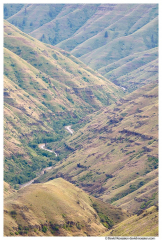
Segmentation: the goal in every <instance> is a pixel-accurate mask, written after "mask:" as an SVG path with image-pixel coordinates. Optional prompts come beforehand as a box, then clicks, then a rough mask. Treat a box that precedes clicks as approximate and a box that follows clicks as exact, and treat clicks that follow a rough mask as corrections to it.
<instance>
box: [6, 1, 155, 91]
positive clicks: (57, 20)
mask: <svg viewBox="0 0 162 240" xmlns="http://www.w3.org/2000/svg"><path fill="white" fill-rule="evenodd" d="M4 17H5V19H7V20H8V21H9V22H10V23H12V24H14V25H15V26H17V27H18V28H19V29H20V30H22V31H24V32H26V33H28V34H30V35H31V36H33V37H35V38H37V39H39V40H40V41H42V42H44V43H48V44H52V45H56V46H58V47H59V48H62V49H64V50H66V51H68V52H71V54H73V55H74V56H76V57H77V58H79V59H80V60H81V61H83V62H84V63H85V64H86V65H88V66H90V67H91V68H93V69H94V70H97V71H98V72H99V73H101V74H102V75H104V76H105V77H106V78H108V79H109V80H111V81H112V82H114V83H115V82H116V84H117V85H119V86H121V87H124V88H125V89H126V91H127V92H132V91H134V90H135V89H137V88H139V87H141V86H143V85H144V84H145V83H146V82H147V83H148V82H149V80H147V79H148V75H149V78H150V77H154V78H155V79H156V80H157V79H158V77H157V74H158V69H157V67H158V64H157V60H158V50H157V47H158V4H24V5H23V4H15V5H13V4H5V5H4ZM118 64H119V65H118ZM148 64H150V65H153V66H154V69H153V70H152V71H151V72H149V71H148V66H147V65H148ZM119 66H120V68H119ZM134 71H138V72H140V75H141V77H140V78H138V79H133V80H132V78H133V75H134ZM127 74H131V75H132V76H130V77H131V80H130V79H129V75H128V76H127Z"/></svg>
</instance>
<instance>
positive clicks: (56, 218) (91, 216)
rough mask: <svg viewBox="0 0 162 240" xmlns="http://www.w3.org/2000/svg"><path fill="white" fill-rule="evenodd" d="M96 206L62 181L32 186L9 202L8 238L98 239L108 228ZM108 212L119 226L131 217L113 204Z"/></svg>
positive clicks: (107, 205)
mask: <svg viewBox="0 0 162 240" xmlns="http://www.w3.org/2000/svg"><path fill="white" fill-rule="evenodd" d="M94 202H95V199H94V198H93V200H92V199H91V198H90V196H89V195H88V194H86V193H85V192H84V191H82V190H81V189H79V188H77V187H75V186H74V185H72V184H71V183H69V182H67V181H65V180H63V179H61V178H58V179H55V180H52V181H49V182H47V183H43V184H34V185H30V186H28V187H25V188H22V189H21V190H19V191H17V192H15V193H13V194H10V195H9V196H8V197H6V198H5V205H4V213H5V214H4V234H5V236H11V235H24V236H52V235H54V236H87V235H88V236H98V235H100V234H102V233H104V232H105V231H106V229H107V228H106V227H104V226H103V225H102V224H101V222H100V217H99V216H98V214H97V212H96V210H95V209H94V208H93V205H94ZM95 206H97V204H96V205H95ZM104 208H105V210H104ZM106 209H107V210H106ZM108 209H110V214H108V213H109V210H108ZM105 211H107V212H106V213H107V214H108V217H109V219H112V217H113V218H114V220H115V219H117V217H118V220H117V221H116V220H115V222H121V221H122V220H124V219H125V218H126V217H127V215H126V213H124V212H123V211H122V210H121V209H118V208H114V209H113V207H111V206H110V205H109V204H104V205H103V206H102V212H103V214H104V213H105ZM119 219H120V220H119ZM111 221H112V220H111Z"/></svg>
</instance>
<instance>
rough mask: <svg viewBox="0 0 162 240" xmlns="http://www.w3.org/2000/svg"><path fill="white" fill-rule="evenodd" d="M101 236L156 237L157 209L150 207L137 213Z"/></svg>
mask: <svg viewBox="0 0 162 240" xmlns="http://www.w3.org/2000/svg"><path fill="white" fill-rule="evenodd" d="M141 226H142V227H141ZM102 236H143V237H146V236H148V237H149V236H158V207H157V206H152V207H150V208H149V209H147V210H144V211H142V212H139V214H137V215H134V216H132V217H130V218H128V219H126V220H125V221H123V222H122V223H119V224H118V225H116V226H115V227H114V228H113V229H112V230H109V231H108V232H106V233H104V234H103V235H102Z"/></svg>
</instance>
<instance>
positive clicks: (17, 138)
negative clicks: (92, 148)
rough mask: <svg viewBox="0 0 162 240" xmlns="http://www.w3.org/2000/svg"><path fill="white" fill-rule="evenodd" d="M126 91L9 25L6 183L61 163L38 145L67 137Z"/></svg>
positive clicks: (6, 28)
mask: <svg viewBox="0 0 162 240" xmlns="http://www.w3.org/2000/svg"><path fill="white" fill-rule="evenodd" d="M122 95H123V91H122V90H121V89H119V87H117V86H116V85H114V84H113V83H111V82H110V81H107V80H106V79H105V78H104V77H102V76H101V75H99V74H98V73H96V72H95V71H93V70H91V69H90V68H89V67H87V66H85V65H84V64H83V63H82V62H80V61H79V60H77V59H76V58H75V57H73V56H72V55H70V54H69V53H67V52H65V51H63V50H59V49H58V48H56V47H53V46H50V45H45V44H43V43H41V42H40V41H38V40H36V39H34V38H32V37H30V36H29V35H27V34H24V33H23V32H21V31H20V30H18V29H17V28H16V27H14V26H13V25H11V24H10V23H8V22H7V21H5V23H4V156H5V160H4V163H5V165H4V167H5V181H7V182H8V183H11V184H12V185H14V184H21V183H23V182H26V181H28V180H30V179H32V178H34V177H35V176H36V173H37V172H38V171H39V170H40V169H42V168H43V167H47V166H51V165H53V164H55V163H56V161H58V160H60V158H59V157H57V158H56V156H55V154H52V153H47V152H46V151H42V150H41V151H40V150H39V149H38V147H37V145H38V144H39V143H44V142H51V141H52V142H53V141H54V142H57V141H60V139H62V138H63V137H66V136H68V133H67V132H66V131H65V130H64V126H66V125H69V124H71V123H73V124H74V125H75V124H76V125H77V123H78V121H79V120H80V119H81V118H82V117H83V116H85V115H86V114H88V113H92V112H94V111H96V110H98V109H100V108H102V107H103V106H105V105H109V104H111V103H113V102H114V101H116V100H117V99H118V98H119V97H120V96H122Z"/></svg>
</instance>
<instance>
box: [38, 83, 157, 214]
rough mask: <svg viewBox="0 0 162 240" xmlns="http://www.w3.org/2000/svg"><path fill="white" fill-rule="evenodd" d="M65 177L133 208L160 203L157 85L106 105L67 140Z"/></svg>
mask: <svg viewBox="0 0 162 240" xmlns="http://www.w3.org/2000/svg"><path fill="white" fill-rule="evenodd" d="M67 145H68V146H69V147H71V148H73V153H72V154H71V155H70V156H69V157H68V158H67V159H66V160H65V161H64V162H63V163H62V165H59V169H55V170H54V171H51V173H49V174H46V175H44V177H43V178H42V179H41V181H45V180H46V181H47V180H48V179H49V177H50V178H51V177H58V176H62V177H64V178H65V179H69V180H70V181H72V182H73V183H75V184H77V185H78V186H80V187H82V188H83V189H85V190H86V191H88V192H89V193H91V194H93V195H94V196H96V197H100V198H101V199H103V200H104V201H106V202H110V203H113V204H115V205H116V206H121V207H123V208H125V209H127V210H130V211H132V212H136V211H137V210H138V209H145V208H147V207H149V206H150V205H152V204H156V203H157V201H158V194H157V192H158V87H157V83H154V84H149V85H147V86H144V87H142V88H140V89H139V90H136V91H135V92H134V93H132V94H129V95H128V96H127V97H125V98H124V99H120V100H119V101H118V102H117V103H116V104H115V105H112V106H110V107H107V108H105V109H104V110H103V112H102V113H101V114H99V115H95V116H94V118H93V120H92V121H91V122H90V123H89V124H87V125H86V126H85V127H84V128H82V129H80V130H79V131H78V132H77V133H76V134H74V135H73V136H72V137H71V139H70V140H69V141H68V142H67Z"/></svg>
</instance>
